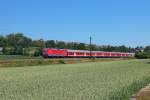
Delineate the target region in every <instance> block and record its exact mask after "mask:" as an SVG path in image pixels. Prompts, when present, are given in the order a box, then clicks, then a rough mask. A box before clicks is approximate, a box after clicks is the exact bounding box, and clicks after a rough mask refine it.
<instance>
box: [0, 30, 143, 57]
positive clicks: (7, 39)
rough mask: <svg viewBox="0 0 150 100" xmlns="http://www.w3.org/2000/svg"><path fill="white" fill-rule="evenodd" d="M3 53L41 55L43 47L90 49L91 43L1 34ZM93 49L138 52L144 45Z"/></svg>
mask: <svg viewBox="0 0 150 100" xmlns="http://www.w3.org/2000/svg"><path fill="white" fill-rule="evenodd" d="M0 48H1V49H0V50H1V54H5V55H28V56H40V55H41V54H42V49H43V48H58V49H74V50H89V49H90V45H89V44H85V43H79V42H65V41H58V40H43V39H38V40H33V39H31V38H30V37H27V36H24V34H23V33H10V34H8V35H6V36H2V35H0ZM91 48H92V50H96V51H98V50H99V51H113V52H136V51H137V50H141V49H143V47H136V48H133V47H127V46H124V45H122V46H111V45H102V46H99V45H96V44H92V45H91Z"/></svg>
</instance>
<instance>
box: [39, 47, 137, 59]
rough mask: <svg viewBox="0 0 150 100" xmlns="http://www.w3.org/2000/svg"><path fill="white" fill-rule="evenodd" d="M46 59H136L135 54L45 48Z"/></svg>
mask: <svg viewBox="0 0 150 100" xmlns="http://www.w3.org/2000/svg"><path fill="white" fill-rule="evenodd" d="M42 55H43V57H44V58H89V57H93V58H119V57H122V58H123V57H134V56H135V53H127V52H106V51H90V50H71V49H55V48H44V49H43V50H42Z"/></svg>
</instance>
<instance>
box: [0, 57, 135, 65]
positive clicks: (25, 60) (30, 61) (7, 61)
mask: <svg viewBox="0 0 150 100" xmlns="http://www.w3.org/2000/svg"><path fill="white" fill-rule="evenodd" d="M129 59H133V58H102V59H88V58H84V59H83V58H57V59H54V58H53V59H44V58H43V57H28V56H21V55H0V67H23V66H38V65H52V64H74V63H83V62H98V61H116V60H129Z"/></svg>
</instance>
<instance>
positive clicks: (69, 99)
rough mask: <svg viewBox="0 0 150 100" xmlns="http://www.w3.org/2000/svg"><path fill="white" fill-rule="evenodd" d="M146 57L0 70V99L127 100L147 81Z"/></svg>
mask: <svg viewBox="0 0 150 100" xmlns="http://www.w3.org/2000/svg"><path fill="white" fill-rule="evenodd" d="M149 61H150V60H129V61H128V60H126V61H110V62H89V63H79V64H62V65H58V64H57V65H46V66H38V67H37V66H33V67H13V68H12V67H9V68H1V69H0V99H1V100H129V97H130V96H131V95H132V94H133V93H135V91H137V90H139V89H140V88H141V87H143V86H144V85H146V84H147V83H150V74H149V73H150V64H149Z"/></svg>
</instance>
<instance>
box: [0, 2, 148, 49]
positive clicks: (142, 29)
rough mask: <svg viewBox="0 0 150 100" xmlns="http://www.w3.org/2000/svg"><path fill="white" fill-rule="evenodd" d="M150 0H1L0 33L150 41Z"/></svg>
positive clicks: (132, 43) (124, 42)
mask: <svg viewBox="0 0 150 100" xmlns="http://www.w3.org/2000/svg"><path fill="white" fill-rule="evenodd" d="M149 5H150V0H0V35H7V34H9V33H12V32H22V33H24V34H25V35H26V36H29V37H31V38H33V39H41V38H42V39H45V40H62V41H66V42H83V43H89V37H90V36H92V43H93V44H97V45H126V46H132V47H135V46H146V45H150V6H149Z"/></svg>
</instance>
